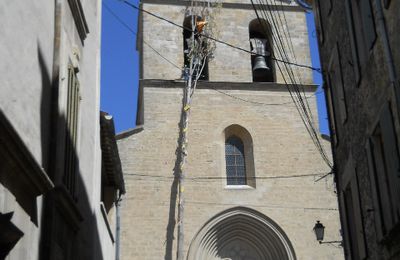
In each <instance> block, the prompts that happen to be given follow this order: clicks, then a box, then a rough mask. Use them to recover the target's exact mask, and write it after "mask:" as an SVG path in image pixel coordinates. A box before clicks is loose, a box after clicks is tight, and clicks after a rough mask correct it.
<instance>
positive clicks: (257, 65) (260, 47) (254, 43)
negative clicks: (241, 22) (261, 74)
mask: <svg viewBox="0 0 400 260" xmlns="http://www.w3.org/2000/svg"><path fill="white" fill-rule="evenodd" d="M266 43H267V40H266V39H259V38H252V39H250V44H251V47H252V52H253V53H254V54H255V55H256V57H255V58H254V66H253V71H256V70H269V69H270V68H269V67H268V66H267V62H266V61H265V57H264V56H265V55H269V53H268V52H267V51H266Z"/></svg>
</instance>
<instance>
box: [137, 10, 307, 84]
mask: <svg viewBox="0 0 400 260" xmlns="http://www.w3.org/2000/svg"><path fill="white" fill-rule="evenodd" d="M246 6H247V8H243V9H239V8H229V7H224V5H223V4H222V8H220V9H216V12H218V15H216V24H217V26H216V28H214V29H215V30H216V31H217V34H216V35H215V37H216V38H217V39H219V40H221V41H224V42H227V43H230V44H233V45H235V46H238V47H240V48H243V49H246V50H250V43H249V24H250V22H251V21H252V20H254V19H257V17H256V15H255V12H254V10H253V9H251V8H250V7H251V5H248V4H247V5H246ZM281 8H282V7H277V10H278V11H274V12H273V17H274V19H275V21H276V24H277V30H274V31H273V34H274V35H275V40H274V42H273V45H275V47H274V52H275V56H276V58H278V59H282V57H281V56H280V54H279V52H278V49H277V47H276V45H277V44H278V43H277V41H278V37H276V36H277V35H278V32H279V37H281V39H282V41H283V42H284V44H285V49H287V53H288V55H291V52H290V51H289V49H290V47H289V46H287V45H286V44H287V43H288V39H287V36H288V34H287V33H283V32H284V31H285V32H289V33H290V36H291V39H292V44H293V50H294V51H295V57H296V59H294V58H293V57H292V56H290V57H291V58H290V60H291V61H295V60H296V61H297V63H299V64H305V65H311V60H310V50H309V42H308V34H307V26H306V17H305V13H304V11H302V10H301V9H299V8H295V7H290V9H288V11H285V13H283V12H282V9H281ZM143 9H144V10H146V11H149V12H152V13H154V14H157V15H159V16H161V17H164V18H166V19H168V20H170V21H173V22H174V23H176V24H179V25H182V24H183V20H184V18H185V6H184V5H167V4H150V3H144V4H143ZM285 10H286V9H285ZM142 19H143V20H142V28H141V30H142V36H143V40H144V41H145V42H146V43H148V44H149V45H151V46H152V47H153V48H154V49H155V50H157V51H158V52H159V53H161V54H162V55H163V56H164V57H166V58H167V59H168V60H170V61H171V62H173V63H174V64H176V65H177V66H178V67H181V66H182V67H183V39H182V29H181V28H179V27H177V26H174V25H171V24H169V23H167V22H164V21H161V20H159V19H157V18H155V17H153V16H150V15H148V14H143V18H142ZM285 21H286V22H287V28H286V25H283V24H285ZM271 26H272V24H271ZM272 27H273V26H272ZM214 56H215V58H214V59H212V60H211V61H210V62H209V77H210V81H229V82H251V81H252V74H251V59H250V54H248V53H246V52H243V51H240V50H237V49H233V48H231V47H228V46H226V45H223V44H219V43H218V44H217V48H216V50H215V53H214ZM142 61H145V62H143V65H142V66H143V67H142V78H144V79H169V80H175V79H179V78H181V71H180V69H178V68H176V67H174V66H173V65H171V64H169V63H168V62H167V61H165V60H164V59H163V58H161V57H160V56H159V55H158V54H157V53H155V52H154V51H153V50H151V48H150V47H149V46H148V45H147V44H143V50H142ZM279 66H281V68H282V69H283V70H284V65H283V64H282V63H280V64H279ZM275 67H276V72H275V73H276V78H277V82H281V83H283V82H284V80H283V78H282V75H281V73H280V72H279V69H278V65H276V66H275ZM293 69H294V70H295V74H296V75H297V72H296V70H297V71H298V73H299V75H301V82H302V83H304V84H311V83H312V71H311V70H309V69H300V68H297V67H293Z"/></svg>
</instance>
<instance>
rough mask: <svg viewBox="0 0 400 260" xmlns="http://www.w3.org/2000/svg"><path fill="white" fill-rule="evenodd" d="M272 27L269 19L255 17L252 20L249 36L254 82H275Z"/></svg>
mask: <svg viewBox="0 0 400 260" xmlns="http://www.w3.org/2000/svg"><path fill="white" fill-rule="evenodd" d="M271 35H272V33H271V29H270V26H269V24H268V23H267V21H265V20H263V19H261V22H260V20H259V19H255V20H253V21H251V22H250V25H249V36H250V47H251V51H252V55H251V68H252V72H253V82H274V80H275V79H274V77H275V75H274V68H273V67H274V64H273V62H272V55H273V53H272V48H271V46H272V45H271V43H272V39H271Z"/></svg>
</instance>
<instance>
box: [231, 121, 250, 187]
mask: <svg viewBox="0 0 400 260" xmlns="http://www.w3.org/2000/svg"><path fill="white" fill-rule="evenodd" d="M224 141H225V151H224V152H225V158H224V159H225V160H224V162H225V174H226V185H227V186H237V185H247V186H250V187H253V188H255V187H256V178H255V170H254V155H253V139H252V138H251V135H250V133H249V131H247V130H246V129H245V128H244V127H242V126H240V125H237V124H233V125H230V126H228V127H227V128H225V130H224Z"/></svg>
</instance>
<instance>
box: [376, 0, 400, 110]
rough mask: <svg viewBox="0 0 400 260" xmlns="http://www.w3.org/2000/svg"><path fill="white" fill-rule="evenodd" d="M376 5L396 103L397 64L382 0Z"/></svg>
mask: <svg viewBox="0 0 400 260" xmlns="http://www.w3.org/2000/svg"><path fill="white" fill-rule="evenodd" d="M375 5H376V17H377V29H378V30H379V32H380V36H381V39H382V46H383V52H384V54H385V59H386V63H387V65H388V69H389V79H390V83H391V84H392V85H393V87H394V90H395V93H396V100H397V102H396V103H399V101H400V99H399V98H400V97H399V94H400V93H399V89H398V84H397V82H396V79H397V75H396V70H395V65H394V61H393V55H392V50H391V48H390V43H389V36H388V33H387V29H386V24H385V17H384V14H383V8H382V3H381V0H375ZM399 107H400V106H399V105H398V108H399ZM399 111H400V110H399Z"/></svg>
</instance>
